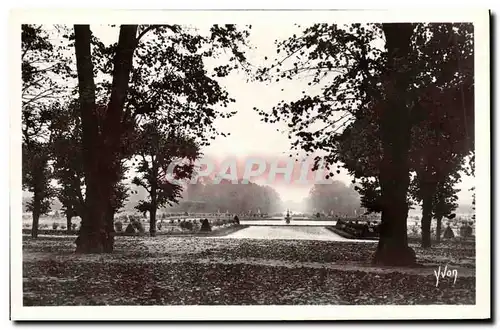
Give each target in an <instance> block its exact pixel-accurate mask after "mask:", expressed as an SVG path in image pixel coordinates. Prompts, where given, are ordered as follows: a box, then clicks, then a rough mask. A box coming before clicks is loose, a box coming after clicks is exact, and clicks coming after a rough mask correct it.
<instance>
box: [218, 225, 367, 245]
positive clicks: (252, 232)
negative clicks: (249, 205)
mask: <svg viewBox="0 0 500 330" xmlns="http://www.w3.org/2000/svg"><path fill="white" fill-rule="evenodd" d="M245 224H246V223H245ZM224 237H226V238H251V239H286V240H290V239H293V240H317V241H332V242H339V241H342V242H346V241H349V242H373V240H362V239H358V240H354V239H348V238H344V237H342V236H340V235H338V234H335V233H334V232H332V231H330V230H328V229H326V228H324V227H317V226H287V225H283V226H250V227H248V228H245V229H242V230H239V231H237V232H234V233H231V234H229V235H227V236H224Z"/></svg>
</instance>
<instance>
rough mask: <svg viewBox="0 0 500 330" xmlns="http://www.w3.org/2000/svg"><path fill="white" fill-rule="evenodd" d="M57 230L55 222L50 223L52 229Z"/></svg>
mask: <svg viewBox="0 0 500 330" xmlns="http://www.w3.org/2000/svg"><path fill="white" fill-rule="evenodd" d="M57 228H59V224H58V223H57V222H52V229H54V230H57Z"/></svg>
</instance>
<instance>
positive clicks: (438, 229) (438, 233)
mask: <svg viewBox="0 0 500 330" xmlns="http://www.w3.org/2000/svg"><path fill="white" fill-rule="evenodd" d="M442 220H443V217H442V216H439V217H437V218H436V242H437V243H439V242H441V221H442Z"/></svg>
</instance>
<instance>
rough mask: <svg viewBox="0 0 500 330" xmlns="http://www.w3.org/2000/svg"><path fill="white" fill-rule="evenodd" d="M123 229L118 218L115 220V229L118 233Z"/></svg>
mask: <svg viewBox="0 0 500 330" xmlns="http://www.w3.org/2000/svg"><path fill="white" fill-rule="evenodd" d="M122 230H123V223H122V222H121V221H120V220H118V221H116V222H115V231H116V232H118V233H120V232H121V231H122Z"/></svg>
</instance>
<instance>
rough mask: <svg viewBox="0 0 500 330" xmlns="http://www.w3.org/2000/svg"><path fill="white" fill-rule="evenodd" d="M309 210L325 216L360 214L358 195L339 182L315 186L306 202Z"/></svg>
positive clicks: (351, 188)
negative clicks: (322, 213)
mask: <svg viewBox="0 0 500 330" xmlns="http://www.w3.org/2000/svg"><path fill="white" fill-rule="evenodd" d="M307 202H308V204H309V208H310V209H311V210H317V211H321V212H324V213H326V214H331V213H333V214H337V215H341V214H342V215H354V213H355V212H357V213H360V200H359V194H358V193H357V192H356V190H354V189H353V187H347V186H346V185H345V184H344V183H343V182H341V181H332V182H330V183H328V184H315V185H314V186H313V187H312V188H311V190H310V191H309V197H308V200H307Z"/></svg>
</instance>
